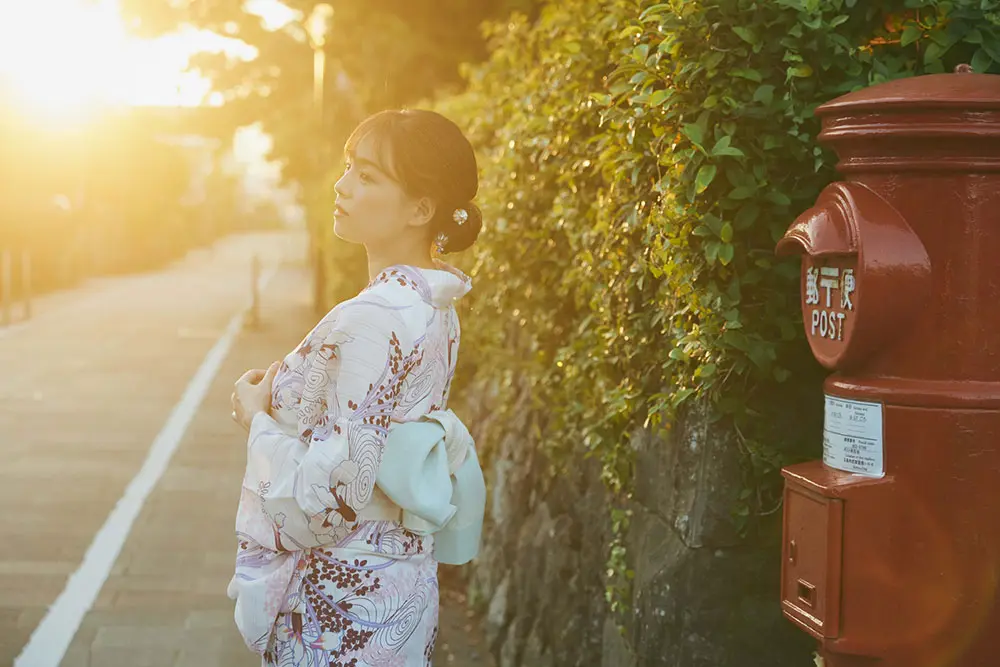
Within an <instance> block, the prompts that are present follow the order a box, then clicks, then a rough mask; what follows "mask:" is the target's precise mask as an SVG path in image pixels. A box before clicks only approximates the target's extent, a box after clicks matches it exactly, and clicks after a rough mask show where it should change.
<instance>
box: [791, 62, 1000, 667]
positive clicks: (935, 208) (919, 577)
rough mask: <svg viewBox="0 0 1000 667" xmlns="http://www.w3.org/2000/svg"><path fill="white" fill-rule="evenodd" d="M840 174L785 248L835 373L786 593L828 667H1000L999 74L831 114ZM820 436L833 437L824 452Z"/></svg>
mask: <svg viewBox="0 0 1000 667" xmlns="http://www.w3.org/2000/svg"><path fill="white" fill-rule="evenodd" d="M816 113H817V115H818V116H819V117H820V119H821V121H822V131H821V132H820V135H819V139H820V141H821V142H823V143H826V144H828V145H829V146H831V147H832V148H833V149H834V150H835V151H836V153H837V155H838V158H839V162H838V165H837V169H838V171H839V172H840V173H841V174H842V176H843V180H842V181H839V182H836V183H832V184H831V185H829V186H828V187H827V188H826V189H825V190H824V191H823V192H822V193H821V194H820V196H819V197H818V198H817V200H816V202H815V204H814V205H813V206H811V207H810V208H809V209H807V210H806V211H804V212H803V213H802V214H801V215H800V216H799V217H798V218H797V219H796V220H795V221H794V222H793V223H792V224H791V226H790V227H789V229H788V232H787V233H786V234H785V236H784V238H782V239H781V241H780V242H779V243H778V246H777V252H778V253H779V254H782V255H790V254H795V255H799V256H800V257H801V271H802V273H801V277H802V280H801V294H800V299H801V307H802V316H803V325H804V327H805V337H806V340H807V341H808V343H809V346H810V348H811V350H812V352H813V355H814V356H815V357H816V359H817V361H818V362H819V363H820V364H822V365H823V366H824V367H826V368H828V369H829V370H830V371H832V374H831V375H830V376H829V377H828V378H827V379H826V381H825V383H824V387H823V388H824V394H825V397H824V399H823V400H824V401H825V406H824V407H825V419H824V424H823V436H822V450H823V456H822V460H814V461H807V462H804V463H800V464H796V465H793V466H788V467H786V468H785V469H784V470H783V471H782V473H783V475H784V478H785V492H784V501H785V502H784V525H783V547H782V556H781V557H782V575H781V591H780V598H781V599H780V604H781V609H782V612H783V613H784V615H785V616H786V618H788V619H789V621H791V622H792V623H794V624H795V625H796V626H798V627H799V628H801V629H802V630H803V631H805V632H807V633H809V634H810V635H812V636H813V637H814V638H815V639H816V640H817V643H818V648H819V653H820V654H821V655H822V657H823V660H824V663H825V667H995V666H997V665H1000V655H998V650H997V648H996V637H1000V76H996V75H984V74H973V73H966V72H963V73H953V74H935V75H928V76H920V77H913V78H909V79H899V80H895V81H891V82H888V83H884V84H880V85H877V86H873V87H871V88H867V89H864V90H860V91H857V92H854V93H850V94H848V95H845V96H843V97H840V98H837V99H836V100H833V101H832V102H829V103H827V104H825V105H823V106H821V107H819V108H818V109H817V111H816ZM818 444H819V443H817V445H818Z"/></svg>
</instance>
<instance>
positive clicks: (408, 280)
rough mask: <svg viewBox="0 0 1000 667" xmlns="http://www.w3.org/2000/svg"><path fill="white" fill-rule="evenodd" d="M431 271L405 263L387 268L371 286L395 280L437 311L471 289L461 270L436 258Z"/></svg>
mask: <svg viewBox="0 0 1000 667" xmlns="http://www.w3.org/2000/svg"><path fill="white" fill-rule="evenodd" d="M434 266H435V267H437V268H434V269H422V268H419V267H416V266H410V265H408V264H397V265H395V266H390V267H387V268H386V269H384V270H383V271H382V273H380V274H379V275H378V276H377V277H376V278H375V279H374V280H373V281H372V282H371V283H370V284H369V286H371V285H375V284H378V283H380V282H389V281H390V280H396V281H397V282H399V284H400V285H406V286H409V287H410V288H412V289H413V290H415V291H416V292H417V293H418V294H419V295H420V298H421V299H423V300H424V301H426V302H427V303H430V304H432V305H434V306H436V307H438V308H447V307H448V306H451V305H452V304H454V302H456V301H458V300H459V299H461V298H462V297H463V296H465V295H466V294H468V293H469V290H471V289H472V280H471V279H470V278H469V276H467V275H465V274H464V273H463V272H462V271H460V270H458V269H456V268H455V267H454V266H451V265H450V264H446V263H445V262H442V261H441V260H439V259H435V260H434Z"/></svg>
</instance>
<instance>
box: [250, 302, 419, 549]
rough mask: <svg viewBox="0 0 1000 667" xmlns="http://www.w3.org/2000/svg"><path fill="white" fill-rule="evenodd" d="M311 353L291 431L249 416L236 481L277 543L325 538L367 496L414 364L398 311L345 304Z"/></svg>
mask: <svg viewBox="0 0 1000 667" xmlns="http://www.w3.org/2000/svg"><path fill="white" fill-rule="evenodd" d="M344 305H345V306H347V307H346V308H344V309H343V311H342V312H341V313H340V315H339V316H338V317H337V319H336V320H335V322H334V324H333V326H332V327H331V329H330V330H329V331H328V332H326V334H325V335H324V336H323V337H322V339H321V341H318V342H317V344H316V347H315V349H314V350H312V351H311V352H310V354H311V355H312V356H313V358H312V359H307V361H306V363H305V365H304V367H303V373H304V380H305V384H304V388H303V391H302V399H301V402H300V404H299V407H298V428H297V430H298V433H296V434H291V433H288V432H285V431H283V430H282V429H281V427H280V425H279V424H278V423H277V422H276V421H275V420H274V419H272V418H271V417H270V416H269V415H267V414H265V413H258V414H257V415H256V416H255V417H254V419H253V422H252V424H251V428H250V438H249V445H248V461H247V474H246V477H245V478H244V488H246V489H248V490H250V491H252V492H255V493H258V494H259V495H260V497H261V501H262V506H263V510H264V514H266V515H267V517H268V518H269V519H270V521H271V522H272V524H273V526H272V527H273V530H274V535H275V542H276V544H277V546H278V548H279V549H285V550H298V549H305V548H310V547H316V546H323V545H329V544H331V543H333V542H336V541H339V539H340V538H342V537H343V536H345V535H347V534H348V533H349V532H350V531H351V530H353V528H354V526H355V524H356V522H357V516H358V513H359V512H360V511H361V510H362V509H363V508H364V507H365V506H366V505H367V504H368V503H369V501H370V500H371V498H372V492H373V490H374V487H375V477H376V473H377V472H378V468H379V465H380V463H381V461H382V451H383V448H384V444H385V438H386V435H387V434H388V429H389V425H390V421H391V418H392V414H393V411H394V410H395V409H396V407H397V405H398V404H399V400H400V394H401V391H402V385H403V380H404V379H405V378H406V375H407V374H408V373H409V371H410V370H411V368H412V367H413V366H414V365H415V364H416V363H417V350H416V348H414V347H410V348H407V345H410V341H409V340H404V339H405V338H407V336H406V329H405V326H404V323H403V321H402V318H401V317H400V316H399V314H398V312H397V311H395V310H393V309H392V308H391V307H390V306H389V305H387V304H383V303H373V302H365V303H359V304H355V303H352V302H348V303H347V304H344Z"/></svg>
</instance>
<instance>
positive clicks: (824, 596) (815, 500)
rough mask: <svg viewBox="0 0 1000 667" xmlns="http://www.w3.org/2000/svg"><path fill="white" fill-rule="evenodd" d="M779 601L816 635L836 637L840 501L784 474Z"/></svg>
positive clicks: (838, 610)
mask: <svg viewBox="0 0 1000 667" xmlns="http://www.w3.org/2000/svg"><path fill="white" fill-rule="evenodd" d="M784 523H785V526H784V540H785V542H784V546H783V548H782V567H781V606H782V610H783V611H784V613H785V615H786V616H787V617H788V618H790V619H791V620H793V621H794V622H796V623H797V624H798V625H800V626H802V627H803V628H804V629H805V630H807V631H808V632H810V633H811V634H812V635H814V636H815V637H817V638H820V639H822V638H824V637H825V638H835V637H837V633H838V631H839V626H840V573H841V547H842V543H843V501H841V500H838V499H836V498H825V497H823V496H821V495H819V494H817V493H814V492H812V491H810V490H808V489H806V488H804V487H802V486H800V485H799V484H797V483H795V482H793V481H791V480H786V483H785V508H784Z"/></svg>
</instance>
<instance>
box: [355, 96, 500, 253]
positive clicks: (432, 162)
mask: <svg viewBox="0 0 1000 667" xmlns="http://www.w3.org/2000/svg"><path fill="white" fill-rule="evenodd" d="M368 136H371V137H372V139H373V140H374V144H373V146H374V150H375V153H376V155H378V156H379V157H380V158H381V163H382V166H383V167H385V169H386V170H387V171H389V173H391V174H392V175H393V176H394V177H395V178H396V179H397V180H398V181H399V182H400V183H401V184H402V186H403V190H404V191H405V192H406V193H407V194H408V195H410V196H412V197H430V198H431V199H432V200H434V203H435V206H436V208H435V212H434V218H433V219H432V220H431V222H430V227H431V234H432V237H436V236H437V235H438V234H440V233H442V232H443V233H444V234H445V235H446V236H447V237H448V240H447V242H446V243H445V244H444V246H443V251H444V252H458V251H460V250H465V249H466V248H468V247H470V246H471V245H472V244H473V243H474V242H475V240H476V237H478V236H479V232H480V230H481V229H482V228H483V214H482V212H481V211H480V210H479V207H478V206H476V205H475V204H474V203H472V199H473V198H474V197H475V196H476V192H478V190H479V168H478V166H477V165H476V155H475V153H474V151H473V150H472V144H470V143H469V140H468V139H466V138H465V135H464V134H462V131H461V130H460V129H459V128H458V126H457V125H455V123H453V122H452V121H450V120H448V119H447V118H445V117H444V116H442V115H441V114H439V113H435V112H433V111H427V110H424V109H405V110H398V111H397V110H389V111H380V112H379V113H377V114H375V115H373V116H369V117H368V118H366V119H365V120H364V121H362V122H361V124H360V125H358V127H357V128H355V130H354V132H352V133H351V136H350V137H349V138H348V140H347V144H346V145H345V147H344V151H345V152H346V153H347V155H348V156H353V155H354V152H355V151H356V150H357V146H358V144H359V143H360V142H361V140H362V139H364V138H365V137H368ZM458 209H464V210H465V211H466V213H467V214H468V218H467V219H465V220H464V221H463V223H462V224H458V222H457V221H456V220H455V212H456V211H457V210H458Z"/></svg>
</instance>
